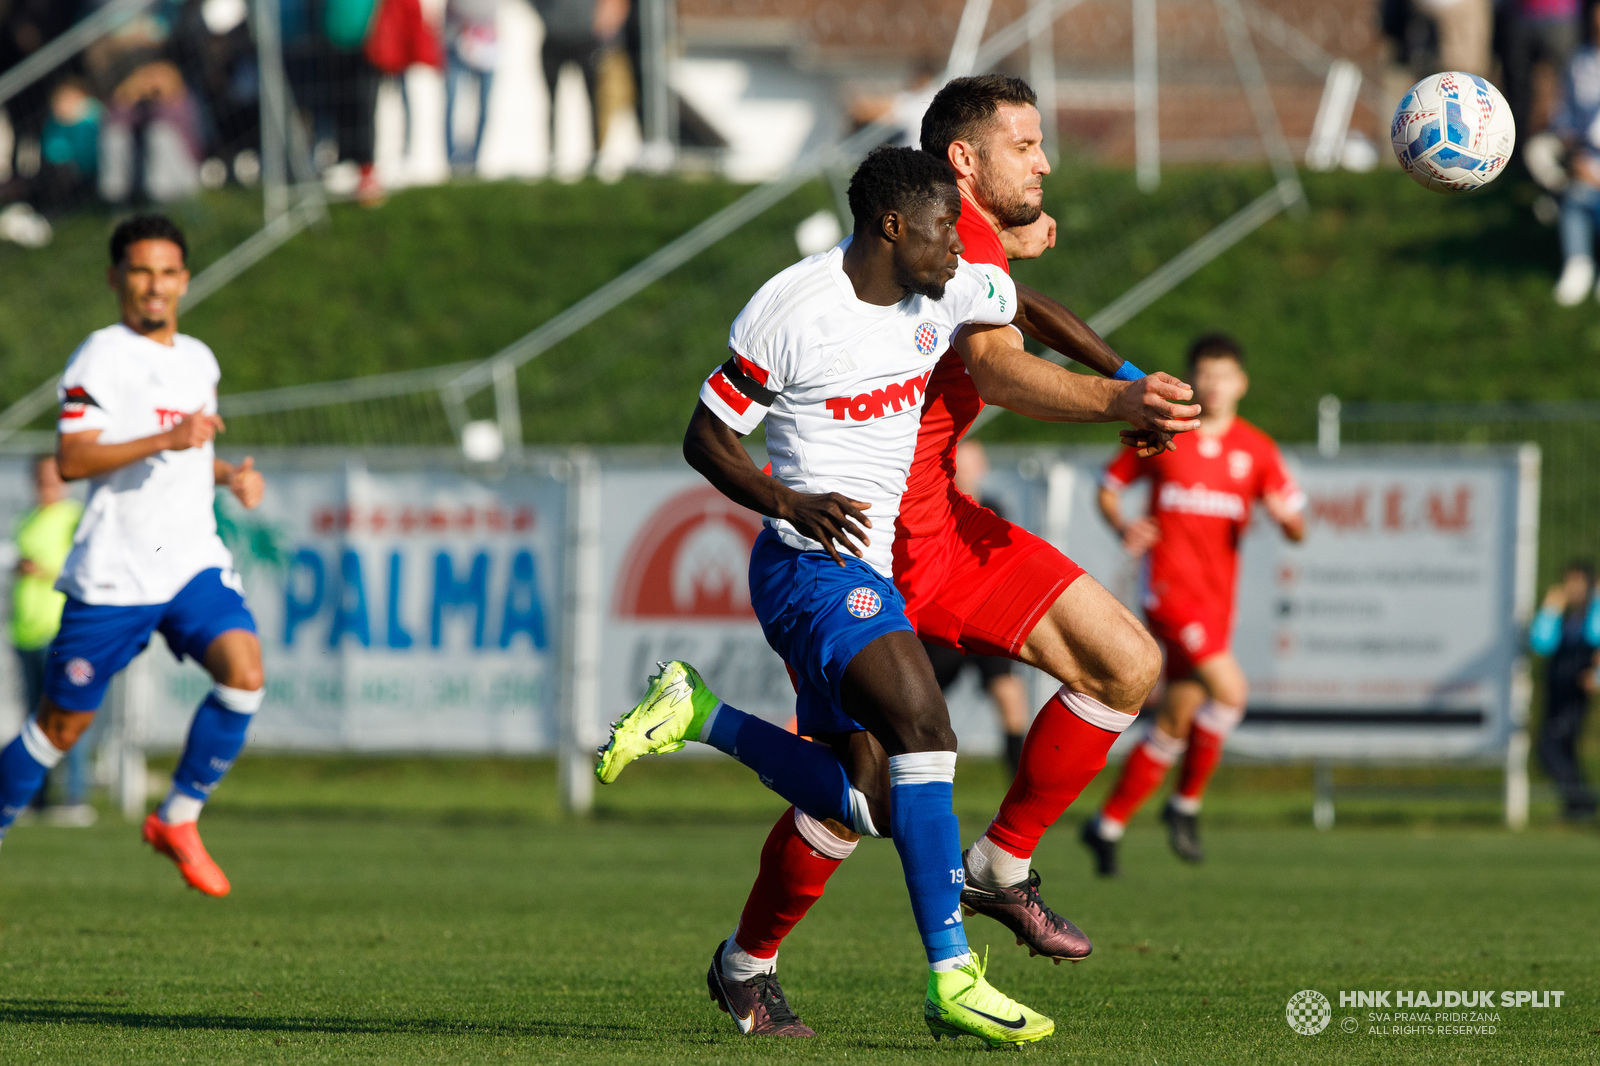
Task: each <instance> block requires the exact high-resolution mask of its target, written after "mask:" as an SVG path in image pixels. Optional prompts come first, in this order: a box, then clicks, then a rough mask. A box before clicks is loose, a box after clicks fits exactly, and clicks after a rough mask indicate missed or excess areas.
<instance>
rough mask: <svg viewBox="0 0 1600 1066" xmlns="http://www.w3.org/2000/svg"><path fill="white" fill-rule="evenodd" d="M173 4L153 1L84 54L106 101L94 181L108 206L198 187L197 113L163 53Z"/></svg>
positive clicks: (189, 192) (165, 197) (176, 196)
mask: <svg viewBox="0 0 1600 1066" xmlns="http://www.w3.org/2000/svg"><path fill="white" fill-rule="evenodd" d="M96 6H100V5H96ZM176 6H177V5H174V4H170V3H160V4H157V5H156V6H155V7H154V8H152V9H150V10H149V11H146V12H144V13H143V14H140V15H137V16H134V17H133V18H132V19H130V20H129V21H128V22H126V23H123V24H122V25H121V26H119V27H118V28H117V29H116V30H114V31H113V32H111V33H109V34H107V35H106V36H104V37H102V38H100V39H99V40H97V41H95V42H94V44H92V45H90V46H89V47H88V48H87V49H85V51H84V64H85V66H86V67H87V69H88V71H89V73H90V75H91V77H92V78H93V80H94V82H95V84H96V87H97V89H98V90H99V95H100V96H101V97H102V98H103V99H104V100H105V101H106V104H107V107H106V113H105V116H104V118H103V120H102V122H101V125H100V174H99V181H100V195H101V196H102V197H103V198H105V199H106V200H107V201H108V202H110V203H113V204H122V203H130V202H137V201H140V200H146V199H149V200H154V201H156V202H158V203H170V202H171V201H173V200H180V199H183V198H185V197H189V196H193V195H194V194H195V193H196V192H197V191H199V188H200V158H201V136H200V113H199V110H198V108H197V107H196V106H195V102H194V99H193V98H192V97H191V96H190V94H189V87H188V85H187V84H185V82H184V80H183V74H182V73H181V72H180V71H179V70H178V67H177V65H176V64H174V63H173V62H172V59H171V56H170V54H169V51H168V42H169V40H170V38H171V36H172V25H173V23H172V18H171V17H170V16H173V15H174V14H175V10H173V9H175V8H176Z"/></svg>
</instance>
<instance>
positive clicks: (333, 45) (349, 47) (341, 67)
mask: <svg viewBox="0 0 1600 1066" xmlns="http://www.w3.org/2000/svg"><path fill="white" fill-rule="evenodd" d="M376 8H377V4H376V2H375V0H323V8H322V34H323V39H324V43H325V44H326V48H325V49H323V50H322V51H321V53H320V56H319V58H320V60H321V62H320V63H319V64H318V66H319V71H318V74H319V77H318V79H317V80H318V84H317V86H316V88H317V93H318V96H319V98H320V103H321V106H322V108H323V110H324V111H325V113H326V114H327V116H328V117H329V118H331V120H332V122H333V126H334V131H335V132H334V136H335V139H336V140H337V141H338V144H339V158H340V159H341V160H349V161H351V162H353V163H355V164H356V166H357V167H358V168H359V170H360V174H361V177H360V181H359V183H358V184H357V185H356V202H357V203H359V204H361V206H363V207H379V206H381V205H382V204H383V202H384V201H385V200H386V199H387V198H388V197H387V194H386V193H385V192H384V188H383V182H381V181H380V180H378V170H377V167H376V166H375V165H374V161H375V154H374V149H375V148H376V145H377V119H378V85H379V83H380V81H381V80H382V74H381V73H380V72H379V70H378V68H377V67H374V66H373V65H372V62H371V61H370V60H368V59H367V55H366V52H365V50H364V46H365V44H366V41H367V33H368V30H369V29H370V28H371V26H372V16H373V12H374V11H375V9H376Z"/></svg>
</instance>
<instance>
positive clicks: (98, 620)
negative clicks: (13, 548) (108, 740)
mask: <svg viewBox="0 0 1600 1066" xmlns="http://www.w3.org/2000/svg"><path fill="white" fill-rule="evenodd" d="M238 581H239V578H238V576H237V575H236V574H234V573H233V572H232V571H229V572H228V575H227V578H226V580H225V579H224V577H223V573H222V571H221V570H218V569H211V570H202V571H200V573H198V574H196V575H195V576H194V577H193V578H192V579H190V581H189V583H188V584H187V585H185V586H183V588H182V589H180V590H179V591H178V594H177V595H176V596H174V597H172V599H171V600H169V601H168V602H166V603H141V604H136V605H134V606H131V607H119V606H113V605H110V604H92V603H83V602H81V601H79V600H75V599H73V598H72V597H70V596H68V597H67V605H66V609H65V610H63V611H62V612H61V630H60V631H59V632H58V633H56V639H55V640H53V641H51V642H50V655H49V658H48V659H47V661H46V662H45V668H44V694H45V695H46V696H48V697H50V700H51V702H52V703H54V704H55V705H56V706H57V707H60V708H61V709H62V710H66V711H97V710H99V709H100V702H101V701H102V700H104V699H105V695H106V686H107V685H109V684H110V683H111V678H112V677H113V676H115V675H116V673H117V671H119V670H121V669H122V668H123V667H125V666H127V665H128V664H129V663H130V662H132V661H133V657H134V656H135V655H138V654H139V653H140V652H141V651H144V648H145V645H146V644H149V643H150V634H151V633H154V632H157V631H160V633H161V635H162V637H164V638H165V639H166V642H167V646H168V647H169V648H171V649H172V654H173V655H174V656H175V657H177V659H178V660H179V661H180V662H181V661H182V660H183V658H184V656H188V657H189V658H191V659H193V660H194V661H195V662H197V663H200V662H204V661H205V655H206V649H207V648H209V647H211V642H212V641H213V640H216V639H217V637H218V636H220V635H221V634H223V633H225V632H227V631H228V630H230V629H244V630H248V631H249V632H251V633H254V632H255V631H256V620H255V618H254V617H252V616H251V614H250V608H249V607H247V606H245V602H244V597H243V596H242V595H240V593H239V590H238V588H236V587H235V586H236V585H237V584H238Z"/></svg>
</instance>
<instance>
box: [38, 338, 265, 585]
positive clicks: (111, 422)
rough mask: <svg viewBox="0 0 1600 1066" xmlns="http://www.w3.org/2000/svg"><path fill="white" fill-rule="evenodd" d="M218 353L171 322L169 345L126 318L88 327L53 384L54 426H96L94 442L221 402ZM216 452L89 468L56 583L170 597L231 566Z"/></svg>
mask: <svg viewBox="0 0 1600 1066" xmlns="http://www.w3.org/2000/svg"><path fill="white" fill-rule="evenodd" d="M221 376H222V375H221V371H220V370H219V369H218V367H217V359H216V356H214V355H212V354H211V349H210V348H208V347H206V345H205V344H203V343H202V342H200V341H197V340H195V339H194V338H193V337H186V336H183V335H182V334H179V335H178V336H177V337H175V338H174V339H173V344H172V346H171V347H170V348H169V347H168V346H166V345H165V344H162V343H160V342H159V341H153V340H151V339H150V338H148V337H145V336H142V335H141V334H138V333H135V332H134V331H133V330H131V329H129V328H128V327H127V326H124V325H121V324H118V325H115V326H107V327H106V328H105V329H101V330H96V331H95V332H94V333H91V334H89V338H88V339H87V340H85V341H84V342H83V343H82V344H80V345H79V346H78V350H77V351H75V352H73V353H72V358H71V359H69V360H68V361H67V369H66V370H65V372H63V373H62V375H61V384H60V385H59V386H58V387H57V390H56V391H57V394H58V396H59V397H60V400H61V417H60V421H59V422H57V429H58V430H59V431H60V432H61V433H83V432H88V431H90V430H96V429H97V430H99V431H100V436H99V438H97V439H98V442H99V443H101V444H121V443H123V442H125V441H130V440H138V439H140V438H142V437H151V436H154V435H155V434H157V433H161V432H163V431H165V430H168V429H171V428H172V426H173V425H174V424H175V423H176V422H177V421H178V420H179V419H180V418H182V417H184V416H185V415H188V414H191V413H192V412H194V411H197V410H201V411H204V412H205V413H206V414H216V413H217V381H218V379H219V378H220V377H221ZM214 459H215V452H214V450H213V448H212V446H211V445H210V444H209V443H207V444H206V445H205V446H203V447H200V448H188V449H185V450H183V451H164V452H158V453H156V454H155V455H152V456H150V457H149V458H147V459H141V460H139V461H138V462H136V463H129V464H128V465H127V466H124V467H119V468H118V469H116V470H112V471H110V472H109V473H105V474H101V475H100V476H98V477H95V478H91V479H90V481H89V501H88V503H87V504H86V505H85V507H84V510H83V518H82V520H81V521H79V523H78V532H77V534H76V535H75V536H74V537H73V542H72V553H71V554H70V555H68V556H67V561H66V563H65V564H64V565H63V566H62V567H61V577H60V578H59V579H58V580H57V581H56V588H57V589H59V590H60V591H62V592H65V593H66V594H67V595H68V596H71V597H72V598H73V599H75V600H78V601H80V602H82V603H91V604H108V605H118V606H129V605H134V604H152V603H166V602H167V601H168V600H171V599H172V598H173V597H174V596H176V595H177V594H178V592H179V591H180V590H181V589H182V588H183V587H184V586H185V585H187V584H188V583H189V581H190V580H191V579H192V578H193V577H194V576H195V575H196V574H198V573H200V572H201V571H203V570H209V569H212V568H213V567H220V568H222V569H223V570H224V571H228V570H230V569H231V567H232V566H233V556H232V555H231V554H230V553H229V552H228V549H227V548H226V547H225V546H224V545H223V543H222V539H221V538H220V537H218V536H217V520H216V515H215V513H214V512H213V511H212V509H211V508H212V503H213V500H214V498H215V495H216V475H215V468H214V466H213V462H214Z"/></svg>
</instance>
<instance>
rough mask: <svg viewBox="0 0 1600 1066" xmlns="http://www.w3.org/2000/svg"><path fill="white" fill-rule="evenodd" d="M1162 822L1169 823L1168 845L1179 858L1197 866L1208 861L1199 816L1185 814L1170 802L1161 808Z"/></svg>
mask: <svg viewBox="0 0 1600 1066" xmlns="http://www.w3.org/2000/svg"><path fill="white" fill-rule="evenodd" d="M1161 820H1162V821H1163V822H1166V823H1167V843H1168V844H1171V845H1172V851H1173V853H1174V854H1176V855H1177V856H1178V858H1180V859H1182V860H1183V861H1184V862H1192V863H1196V864H1198V863H1202V862H1205V861H1206V849H1205V847H1204V846H1203V845H1201V843H1200V816H1199V815H1196V814H1184V813H1183V812H1182V811H1180V810H1178V809H1177V808H1176V807H1174V806H1173V805H1172V801H1171V800H1168V801H1167V805H1166V806H1165V807H1162V808H1161Z"/></svg>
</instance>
